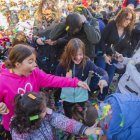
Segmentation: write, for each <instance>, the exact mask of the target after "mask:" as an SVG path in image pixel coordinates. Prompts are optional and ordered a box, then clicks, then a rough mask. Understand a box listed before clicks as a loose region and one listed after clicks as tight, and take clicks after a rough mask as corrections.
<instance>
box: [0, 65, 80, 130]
mask: <svg viewBox="0 0 140 140" xmlns="http://www.w3.org/2000/svg"><path fill="white" fill-rule="evenodd" d="M78 81H79V80H78V79H75V78H74V79H72V78H64V77H58V76H53V75H50V74H45V73H44V72H43V71H41V70H40V69H38V68H36V69H34V70H33V71H32V73H31V74H30V75H29V76H19V75H16V74H14V73H12V72H11V71H10V70H9V69H2V70H1V75H0V102H4V103H5V104H6V106H7V108H8V109H9V113H8V114H7V115H3V125H4V128H5V129H6V130H8V131H9V122H10V119H11V117H12V115H13V114H14V106H13V101H14V97H15V95H16V94H24V93H25V92H30V91H34V92H39V91H40V89H41V88H43V87H77V83H78Z"/></svg>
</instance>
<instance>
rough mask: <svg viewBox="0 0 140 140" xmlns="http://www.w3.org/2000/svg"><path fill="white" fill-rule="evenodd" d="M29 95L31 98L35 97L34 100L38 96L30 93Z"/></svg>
mask: <svg viewBox="0 0 140 140" xmlns="http://www.w3.org/2000/svg"><path fill="white" fill-rule="evenodd" d="M28 97H30V98H31V99H33V100H35V99H36V97H35V96H34V95H33V94H31V93H30V94H28Z"/></svg>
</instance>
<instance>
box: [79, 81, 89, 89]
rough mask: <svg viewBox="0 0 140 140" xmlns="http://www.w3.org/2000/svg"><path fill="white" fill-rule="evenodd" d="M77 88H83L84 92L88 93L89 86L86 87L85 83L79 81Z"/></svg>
mask: <svg viewBox="0 0 140 140" xmlns="http://www.w3.org/2000/svg"><path fill="white" fill-rule="evenodd" d="M78 86H79V87H81V88H84V89H86V90H88V91H90V88H89V86H88V85H87V83H85V82H82V81H79V82H78Z"/></svg>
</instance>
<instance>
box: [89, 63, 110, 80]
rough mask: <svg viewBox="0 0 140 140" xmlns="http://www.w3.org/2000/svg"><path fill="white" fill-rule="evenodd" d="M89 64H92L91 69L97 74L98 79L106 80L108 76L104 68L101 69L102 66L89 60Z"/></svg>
mask: <svg viewBox="0 0 140 140" xmlns="http://www.w3.org/2000/svg"><path fill="white" fill-rule="evenodd" d="M91 66H92V70H93V71H94V73H95V74H96V75H97V76H99V77H100V79H102V80H106V81H107V82H108V80H109V77H108V74H107V72H106V71H105V70H104V69H102V68H100V67H98V66H96V65H95V64H94V63H93V62H91Z"/></svg>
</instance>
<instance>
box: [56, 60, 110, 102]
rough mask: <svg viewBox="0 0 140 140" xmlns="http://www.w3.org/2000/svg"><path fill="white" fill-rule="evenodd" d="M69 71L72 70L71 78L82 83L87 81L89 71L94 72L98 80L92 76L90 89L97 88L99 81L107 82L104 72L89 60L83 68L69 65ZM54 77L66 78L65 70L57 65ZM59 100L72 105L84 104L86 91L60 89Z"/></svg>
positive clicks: (80, 89) (86, 96)
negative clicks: (75, 78)
mask: <svg viewBox="0 0 140 140" xmlns="http://www.w3.org/2000/svg"><path fill="white" fill-rule="evenodd" d="M70 69H71V70H72V77H77V78H78V79H80V80H82V81H87V78H88V74H89V71H94V73H96V74H97V75H98V76H99V78H97V75H95V76H93V78H92V80H91V83H90V85H91V87H95V86H97V84H98V81H99V79H104V80H106V81H108V75H107V73H106V71H105V70H103V69H101V68H99V67H97V66H96V65H95V64H94V63H93V62H92V61H91V60H87V62H86V65H85V67H84V68H83V67H80V66H79V65H75V64H71V65H70ZM56 75H58V76H66V68H64V67H63V66H62V65H61V64H59V65H58V67H57V69H56ZM95 77H96V78H95ZM61 99H63V100H64V101H67V102H72V103H75V102H84V101H87V100H88V91H87V90H84V89H82V88H62V92H61Z"/></svg>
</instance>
